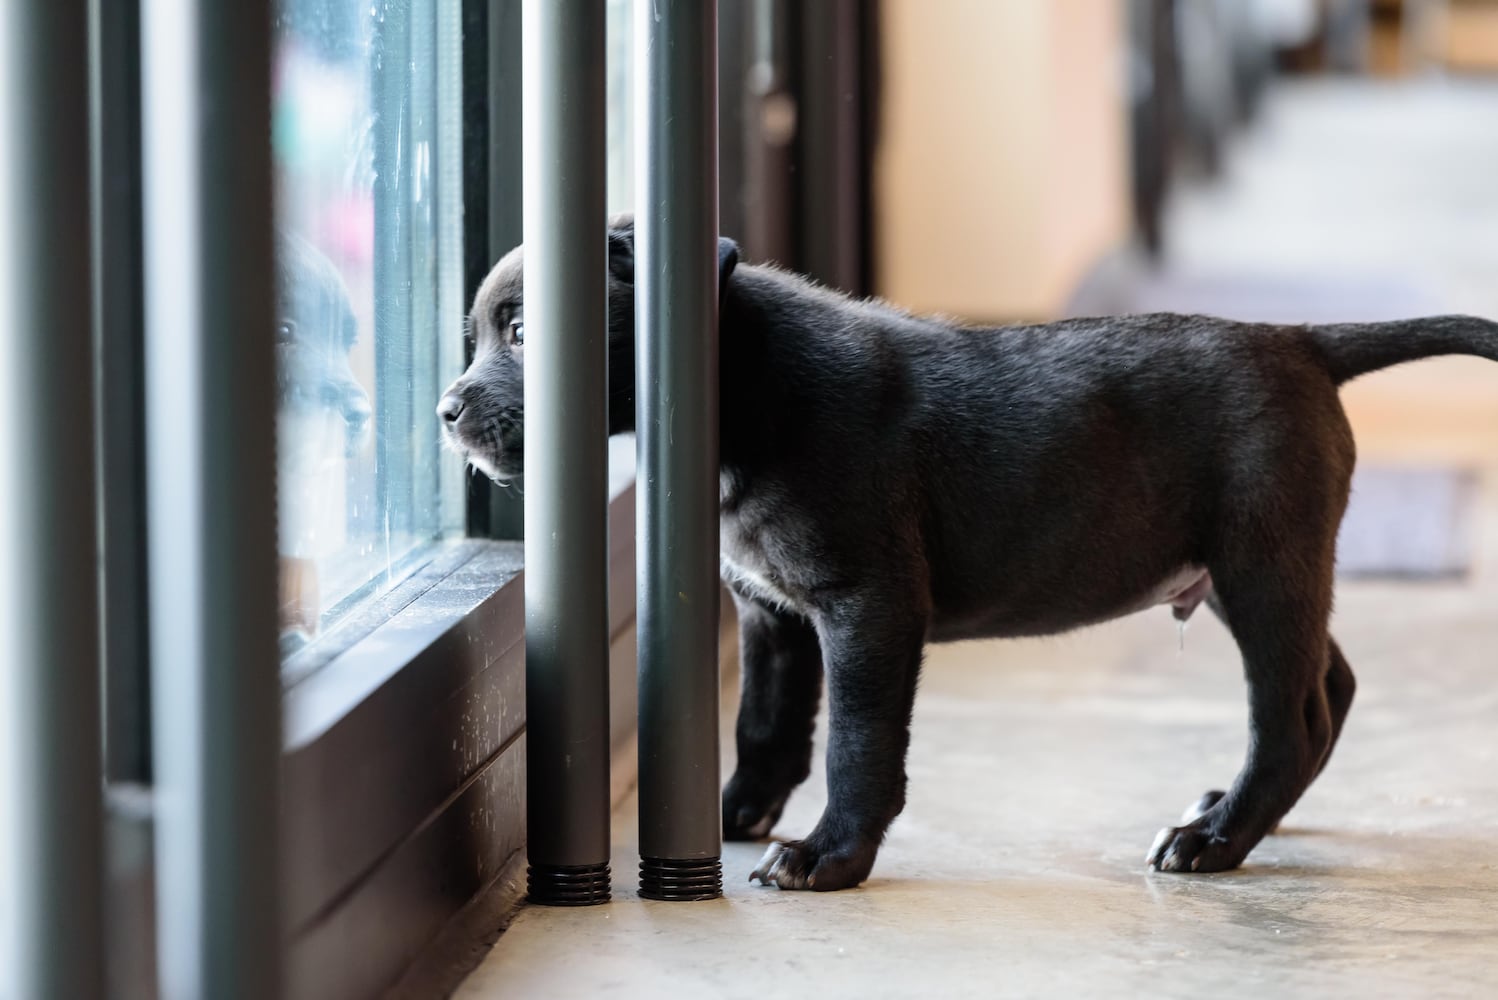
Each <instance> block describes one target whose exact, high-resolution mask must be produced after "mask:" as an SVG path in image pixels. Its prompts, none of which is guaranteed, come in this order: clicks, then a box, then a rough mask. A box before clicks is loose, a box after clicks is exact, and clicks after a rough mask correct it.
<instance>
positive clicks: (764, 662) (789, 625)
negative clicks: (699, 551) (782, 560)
mask: <svg viewBox="0 0 1498 1000" xmlns="http://www.w3.org/2000/svg"><path fill="white" fill-rule="evenodd" d="M734 605H735V606H736V607H737V608H738V614H739V670H740V673H741V676H740V684H739V720H738V727H737V730H736V736H737V745H738V765H737V767H736V768H735V770H734V772H733V777H732V778H730V779H729V780H728V784H727V785H726V786H724V788H723V837H724V839H726V840H755V839H757V838H759V837H763V836H765V835H766V834H767V833H769V832H770V828H771V827H773V826H774V825H775V823H776V821H777V820H779V819H780V813H781V810H783V809H784V808H785V802H786V799H788V798H790V794H791V792H792V791H793V790H794V789H795V787H796V786H797V785H799V784H801V782H802V781H804V780H806V775H807V774H808V773H809V772H810V770H811V735H812V730H813V728H814V727H815V725H816V717H817V701H818V699H819V697H820V695H821V688H822V647H821V644H820V640H818V638H817V632H816V629H814V628H813V627H812V624H811V622H809V621H807V620H806V619H805V618H802V617H801V616H800V615H796V614H793V613H791V612H786V611H779V610H772V609H770V608H768V607H765V606H764V605H763V604H760V603H758V602H756V601H754V600H751V599H749V598H745V597H743V596H741V595H740V594H738V593H737V592H735V593H734Z"/></svg>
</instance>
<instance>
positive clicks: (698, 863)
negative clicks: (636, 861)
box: [640, 858, 723, 902]
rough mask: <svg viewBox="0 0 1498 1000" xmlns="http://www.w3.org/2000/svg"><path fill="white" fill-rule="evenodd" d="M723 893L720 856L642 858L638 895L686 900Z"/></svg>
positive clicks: (670, 899) (708, 897)
mask: <svg viewBox="0 0 1498 1000" xmlns="http://www.w3.org/2000/svg"><path fill="white" fill-rule="evenodd" d="M722 895H723V859H722V858H641V859H640V896H641V897H642V898H644V899H664V900H669V901H672V902H687V901H690V900H694V899H717V898H718V897H720V896H722Z"/></svg>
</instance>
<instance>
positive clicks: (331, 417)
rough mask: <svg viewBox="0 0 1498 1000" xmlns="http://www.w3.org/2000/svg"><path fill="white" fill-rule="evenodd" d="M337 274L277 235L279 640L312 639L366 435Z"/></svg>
mask: <svg viewBox="0 0 1498 1000" xmlns="http://www.w3.org/2000/svg"><path fill="white" fill-rule="evenodd" d="M358 332H359V327H358V321H357V320H356V319H355V317H354V310H353V305H352V303H351V302H350V299H349V294H348V290H347V288H346V287H345V286H344V282H343V277H342V276H341V275H340V274H339V273H338V268H337V267H336V266H335V265H334V264H333V262H332V261H331V260H329V259H328V258H327V257H326V256H325V255H324V254H322V253H321V252H319V251H318V250H317V249H316V248H314V247H313V246H312V245H311V244H310V243H308V242H307V241H306V240H304V239H301V238H300V237H298V236H295V235H293V234H291V233H288V232H285V231H282V232H279V233H278V234H277V239H276V328H275V337H276V360H277V369H278V375H277V386H276V388H277V406H276V425H277V426H276V429H277V437H278V441H279V445H278V456H279V457H278V463H277V477H276V496H277V518H278V523H279V536H280V556H281V560H280V562H281V574H280V575H281V631H282V633H283V636H296V635H297V634H300V635H301V636H302V637H303V638H310V637H311V636H314V635H316V634H317V628H318V616H319V613H320V611H321V600H320V596H319V588H318V575H317V559H318V558H320V557H322V556H325V555H327V554H328V553H329V552H331V551H333V550H335V549H336V548H337V547H338V546H340V545H341V544H342V543H343V541H344V535H345V532H346V524H345V521H346V518H345V516H344V493H345V482H346V479H347V476H346V471H345V470H346V463H347V460H348V459H350V458H352V457H353V456H354V455H356V454H358V452H359V451H360V450H361V449H362V448H363V447H364V445H365V444H366V442H367V441H368V438H369V418H370V403H369V393H368V392H367V391H365V389H364V387H363V386H362V385H360V384H359V381H358V379H356V378H355V377H354V372H353V369H352V367H350V364H349V352H350V350H351V349H352V348H353V346H354V343H355V341H356V340H357V338H358Z"/></svg>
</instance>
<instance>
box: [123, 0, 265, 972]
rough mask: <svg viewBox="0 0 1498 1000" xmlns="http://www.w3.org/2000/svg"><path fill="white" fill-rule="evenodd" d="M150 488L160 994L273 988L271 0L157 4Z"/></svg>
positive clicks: (148, 258)
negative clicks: (262, 0) (269, 5)
mask: <svg viewBox="0 0 1498 1000" xmlns="http://www.w3.org/2000/svg"><path fill="white" fill-rule="evenodd" d="M141 37H142V60H141V67H142V71H143V78H142V102H141V103H142V136H143V142H142V145H143V148H144V154H145V215H144V243H145V278H146V384H147V390H148V391H147V393H146V398H147V413H146V437H147V442H146V443H147V449H146V450H147V463H148V464H147V484H148V485H147V495H148V509H149V535H150V537H149V541H148V546H149V556H150V579H151V585H152V593H151V600H150V614H151V635H150V645H151V653H152V658H153V659H152V666H151V694H152V702H151V704H152V716H153V722H154V726H153V734H152V744H153V754H154V765H155V775H156V782H155V791H156V796H155V802H156V816H155V830H156V873H157V886H156V890H157V897H156V898H157V903H156V908H157V935H158V955H159V969H160V982H161V992H162V995H163V996H164V997H166V998H169V1000H170V998H178V997H182V998H187V997H210V996H211V997H216V998H234V997H243V998H247V1000H250V998H253V1000H262V998H274V997H276V996H279V995H280V990H281V944H282V942H281V934H280V922H279V891H278V889H279V886H278V870H277V865H276V854H277V851H276V848H277V837H278V824H277V812H278V807H279V800H278V796H277V771H278V767H279V760H280V757H279V755H280V673H279V670H278V662H279V655H278V650H277V640H276V629H277V625H276V585H277V575H276V556H275V553H276V522H275V510H276V494H275V488H274V483H275V470H276V461H275V379H276V370H275V355H274V347H273V343H274V337H273V330H274V325H273V323H274V320H273V314H272V302H273V299H274V287H275V286H274V278H273V269H272V257H271V254H272V234H271V218H272V215H273V212H272V204H271V164H270V16H269V10H268V5H267V4H266V3H265V2H249V0H245V2H239V3H219V2H216V0H145V2H144V3H143V6H142V10H141Z"/></svg>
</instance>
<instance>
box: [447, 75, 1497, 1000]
mask: <svg viewBox="0 0 1498 1000" xmlns="http://www.w3.org/2000/svg"><path fill="white" fill-rule="evenodd" d="M1450 97H1451V92H1450V91H1449V90H1448V89H1447V88H1444V87H1440V86H1439V85H1436V86H1430V85H1422V86H1417V87H1413V88H1400V89H1397V90H1394V91H1388V92H1381V91H1379V90H1376V89H1375V90H1370V89H1368V88H1359V87H1356V86H1348V85H1323V86H1310V87H1300V88H1291V89H1288V90H1284V91H1281V92H1280V93H1279V95H1278V96H1277V97H1276V98H1275V100H1274V102H1273V103H1272V105H1271V108H1270V114H1269V116H1268V118H1267V119H1266V121H1265V123H1264V124H1263V126H1261V127H1260V128H1259V129H1258V130H1256V131H1255V132H1254V133H1253V134H1251V135H1249V136H1247V137H1246V138H1245V139H1244V140H1243V141H1242V143H1241V144H1240V148H1238V149H1237V150H1236V151H1235V152H1234V154H1233V160H1232V164H1231V169H1230V175H1229V177H1228V179H1227V181H1226V182H1225V183H1224V184H1223V185H1221V186H1220V187H1217V188H1213V189H1208V190H1204V191H1202V192H1199V193H1195V194H1191V195H1189V196H1188V197H1187V198H1185V199H1183V201H1182V202H1181V204H1180V205H1179V206H1178V210H1177V211H1176V213H1175V215H1174V218H1173V222H1172V225H1173V226H1174V227H1175V231H1176V232H1177V245H1178V246H1181V247H1182V248H1183V249H1186V250H1189V251H1190V253H1191V260H1192V261H1193V266H1201V265H1202V264H1203V262H1205V264H1206V265H1207V266H1209V267H1210V266H1216V267H1218V268H1219V271H1220V273H1225V274H1236V273H1247V272H1250V271H1254V270H1255V269H1257V270H1258V272H1259V273H1272V272H1273V270H1274V268H1275V267H1276V266H1281V267H1284V268H1286V269H1287V271H1288V272H1293V277H1294V279H1295V280H1296V281H1297V282H1302V283H1303V282H1304V281H1305V279H1306V276H1307V275H1312V276H1314V275H1316V274H1319V273H1325V274H1327V275H1328V278H1329V280H1332V279H1335V278H1337V277H1339V276H1340V277H1343V278H1346V277H1348V276H1349V275H1350V276H1351V277H1353V278H1357V277H1358V276H1360V275H1364V276H1365V275H1378V274H1396V275H1401V276H1402V277H1401V279H1400V280H1407V281H1409V282H1410V283H1411V285H1412V287H1415V286H1418V290H1419V291H1418V294H1419V295H1420V296H1424V297H1428V298H1430V299H1432V300H1434V301H1436V302H1438V303H1441V304H1444V306H1445V307H1446V308H1452V309H1462V310H1467V311H1475V312H1483V313H1486V314H1487V315H1492V316H1498V269H1494V268H1491V267H1490V268H1489V269H1487V270H1483V268H1481V267H1480V266H1479V263H1480V261H1481V259H1482V255H1484V254H1485V255H1486V260H1487V261H1488V262H1489V264H1491V262H1492V261H1493V259H1494V256H1495V255H1498V245H1495V242H1494V241H1498V191H1495V190H1494V189H1495V187H1498V179H1495V178H1498V128H1495V127H1493V126H1494V125H1498V90H1495V89H1493V88H1487V89H1484V88H1474V87H1472V86H1470V85H1464V86H1463V87H1461V88H1458V90H1457V91H1456V94H1455V98H1454V99H1448V98H1450ZM1389 136H1400V137H1402V138H1400V139H1399V140H1398V141H1391V140H1390V139H1389V138H1388V137H1389ZM1296 169H1299V170H1303V171H1307V174H1306V176H1308V177H1310V178H1311V179H1310V180H1309V181H1297V182H1296V183H1303V184H1305V185H1306V187H1307V190H1298V193H1297V194H1296V195H1295V196H1294V197H1293V198H1291V199H1289V201H1288V202H1285V200H1284V199H1283V198H1276V197H1274V196H1273V194H1274V191H1275V190H1276V185H1277V184H1282V183H1288V182H1287V181H1286V180H1285V176H1286V174H1287V172H1290V171H1293V170H1296ZM1290 176H1291V177H1294V176H1297V175H1293V174H1290ZM1316 191H1330V192H1332V194H1330V195H1327V196H1326V197H1323V198H1317V197H1314V196H1313V194H1314V192H1316ZM1391 205H1393V206H1395V207H1392V208H1391V207H1389V206H1391ZM1256 247H1257V250H1255V248H1256ZM1339 268H1340V269H1341V271H1343V272H1345V273H1342V274H1340V275H1339ZM1344 399H1345V401H1346V403H1347V406H1348V409H1349V412H1350V413H1351V415H1352V417H1353V421H1354V424H1355V427H1356V429H1357V433H1358V441H1359V448H1360V453H1361V455H1362V456H1363V458H1364V459H1365V460H1371V461H1378V462H1386V463H1413V464H1457V465H1461V466H1464V467H1469V468H1471V469H1473V470H1474V471H1475V474H1476V475H1477V477H1478V483H1479V487H1478V489H1479V493H1478V497H1479V499H1478V505H1477V516H1476V518H1475V520H1476V524H1475V530H1474V539H1475V541H1474V544H1475V546H1476V549H1477V551H1476V552H1475V553H1474V555H1473V564H1474V571H1473V574H1472V575H1471V576H1470V577H1469V578H1468V579H1467V580H1465V581H1461V582H1443V583H1423V584H1413V583H1393V582H1367V581H1357V582H1353V581H1344V582H1343V583H1342V584H1340V585H1339V588H1338V608H1337V613H1336V617H1335V619H1334V623H1333V631H1334V634H1335V635H1336V636H1337V637H1338V639H1339V641H1340V642H1341V644H1342V646H1343V649H1344V650H1345V651H1346V653H1347V656H1348V659H1349V661H1350V662H1351V664H1352V666H1353V669H1354V671H1355V672H1356V674H1357V676H1358V679H1359V683H1360V687H1359V692H1358V696H1357V700H1356V702H1355V704H1354V705H1353V709H1352V713H1351V715H1350V718H1349V721H1348V723H1347V727H1346V731H1345V733H1344V735H1343V737H1342V741H1341V744H1340V746H1339V747H1338V749H1337V752H1336V755H1335V757H1334V758H1333V760H1332V762H1331V764H1330V765H1329V766H1328V768H1327V770H1326V772H1325V773H1324V774H1323V775H1322V776H1321V778H1320V779H1319V780H1318V781H1317V783H1316V784H1315V785H1314V786H1313V787H1312V789H1311V791H1310V792H1309V793H1308V794H1307V795H1306V797H1305V798H1304V799H1303V800H1302V802H1301V803H1300V805H1298V806H1297V807H1296V808H1295V810H1294V811H1293V812H1292V813H1291V814H1290V815H1289V817H1287V819H1286V821H1285V823H1284V826H1283V828H1282V829H1281V830H1280V832H1279V833H1278V835H1275V836H1272V837H1270V838H1269V839H1267V840H1266V841H1264V842H1263V843H1262V844H1261V845H1260V846H1259V848H1258V849H1257V850H1256V851H1254V853H1253V854H1252V855H1251V856H1250V858H1249V861H1248V864H1247V865H1246V866H1245V867H1244V868H1242V869H1241V870H1239V871H1236V872H1231V873H1226V874H1220V875H1211V876H1182V875H1165V874H1154V873H1149V872H1146V871H1145V869H1144V865H1143V859H1144V854H1145V851H1146V848H1147V847H1148V846H1149V844H1150V841H1151V839H1152V838H1153V836H1154V834H1155V832H1156V830H1157V829H1158V828H1159V827H1161V826H1163V825H1166V824H1167V823H1170V822H1172V821H1174V819H1175V818H1176V817H1177V816H1178V814H1179V813H1180V811H1181V809H1182V808H1183V807H1184V806H1185V805H1186V804H1187V803H1188V802H1190V801H1191V800H1193V799H1194V798H1195V797H1196V796H1197V795H1198V794H1200V793H1201V792H1202V791H1203V790H1205V789H1207V788H1211V787H1218V786H1221V785H1222V784H1223V783H1224V782H1226V781H1228V780H1229V779H1230V778H1231V777H1232V775H1233V774H1234V772H1235V771H1236V769H1237V767H1238V765H1239V763H1240V762H1241V760H1242V756H1243V750H1244V742H1245V737H1246V724H1245V705H1244V690H1243V683H1242V677H1241V673H1240V669H1239V665H1238V660H1237V656H1236V652H1235V650H1234V648H1233V646H1232V643H1231V640H1230V639H1229V637H1228V636H1227V634H1226V633H1225V632H1224V630H1223V629H1222V628H1221V627H1220V626H1218V625H1217V623H1216V622H1215V621H1213V620H1209V619H1208V618H1207V617H1206V616H1203V617H1201V618H1200V619H1198V620H1196V621H1195V622H1193V624H1192V626H1191V628H1190V629H1189V631H1188V632H1187V634H1186V637H1185V648H1184V651H1180V650H1178V648H1177V634H1176V629H1175V625H1174V622H1173V621H1172V620H1171V617H1170V614H1169V612H1168V611H1167V610H1165V609H1163V608H1162V609H1157V610H1155V611H1152V612H1147V613H1144V614H1141V615H1136V616H1134V617H1132V618H1129V619H1126V620H1123V621H1120V622H1115V623H1113V624H1110V625H1107V626H1103V627H1099V628H1095V629H1092V630H1089V631H1086V632H1083V633H1078V634H1074V635H1071V636H1066V637H1062V638H1058V639H1050V640H1043V641H1033V642H1006V643H971V644H961V645H953V646H942V647H935V648H933V649H932V650H930V652H929V654H928V657H927V661H926V668H925V673H924V679H923V682H922V685H921V691H920V696H919V697H918V699H917V702H916V712H915V724H914V735H913V742H912V747H911V751H910V762H909V772H910V797H909V803H908V805H907V807H906V810H905V813H904V814H903V815H902V816H901V817H900V818H899V820H897V821H896V823H895V824H894V827H893V828H892V830H891V832H890V835H889V838H888V840H887V841H886V843H885V845H884V849H883V851H882V853H881V855H880V858H879V862H878V864H877V865H876V867H875V870H874V875H873V877H872V878H871V880H870V881H869V882H868V883H867V884H866V885H865V886H864V887H862V888H860V889H858V890H854V891H848V892H842V893H835V894H828V895H822V894H803V893H790V892H781V891H779V890H776V889H769V888H762V887H759V886H758V885H750V884H749V883H748V882H747V881H746V878H747V875H748V872H749V871H750V869H751V868H752V867H753V866H754V862H755V861H756V860H757V858H758V856H759V854H760V853H761V850H762V847H761V846H760V845H729V846H727V847H726V849H725V852H724V859H723V863H724V875H725V881H726V897H725V898H724V899H722V900H719V901H714V902H708V903H694V904H672V903H651V902H645V901H641V900H640V899H638V898H637V897H636V896H635V895H634V892H633V878H632V873H633V871H634V869H635V865H636V861H637V856H636V853H635V849H634V842H633V834H634V829H635V821H634V813H633V808H634V803H633V800H632V799H628V800H626V801H625V803H624V804H623V806H622V807H621V808H620V810H619V811H618V812H617V813H616V815H615V820H614V830H615V837H616V844H615V856H614V871H615V873H616V898H615V901H614V902H613V903H612V904H611V905H609V906H605V907H595V908H590V909H578V910H553V909H543V908H529V909H526V910H524V911H523V912H522V913H521V914H520V915H519V916H518V917H517V919H516V920H515V922H514V924H513V925H512V926H511V927H510V929H509V930H508V931H507V932H506V933H505V934H504V935H503V936H502V937H501V938H500V939H499V942H498V944H497V945H496V946H495V947H494V949H493V950H492V952H491V953H490V954H489V956H488V957H487V958H486V960H485V961H484V963H483V964H482V965H481V966H480V968H479V969H478V970H477V971H476V972H474V973H473V974H472V975H471V976H470V977H469V978H468V980H467V981H466V983H465V984H464V986H463V987H462V988H461V989H460V990H459V992H458V994H457V995H458V996H460V997H463V998H469V1000H478V998H497V997H526V998H529V997H609V996H621V997H624V996H630V997H634V996H639V997H693V998H697V997H744V998H754V1000H761V998H765V997H817V998H822V1000H832V998H837V997H911V996H933V997H935V996H941V997H959V996H972V997H990V996H1037V995H1075V996H1140V995H1146V994H1152V995H1169V996H1188V995H1211V996H1217V997H1253V998H1258V997H1264V996H1317V997H1321V996H1349V997H1351V996H1358V997H1363V996H1409V997H1437V996H1452V997H1463V996H1494V995H1498V366H1495V365H1491V364H1488V363H1485V362H1479V361H1468V360H1445V361H1435V362H1426V363H1423V364H1421V365H1418V366H1411V367H1407V368H1403V369H1399V370H1396V371H1392V372H1387V373H1383V374H1380V375H1377V376H1372V377H1370V378H1368V379H1366V380H1364V381H1363V382H1360V383H1357V384H1355V385H1354V386H1352V387H1350V388H1349V389H1348V390H1347V391H1346V392H1345V394H1344ZM732 700H733V699H732V693H731V692H730V693H729V696H728V698H727V699H726V704H725V709H726V710H731V709H732V707H733V706H732ZM724 727H725V733H727V732H730V731H731V715H729V714H725V722H724ZM824 734H825V719H824V720H822V725H821V728H820V729H819V733H818V735H819V737H821V736H823V735H824ZM725 746H727V744H726V743H725ZM820 759H821V744H820V743H819V746H818V765H819V766H818V770H817V772H816V773H814V774H813V776H812V779H811V780H810V781H808V782H807V784H806V785H805V786H804V787H803V788H802V789H801V791H799V792H798V793H797V795H796V796H795V797H793V799H792V801H791V805H790V807H789V809H788V811H787V813H786V815H785V817H784V818H783V820H782V821H781V823H780V824H779V826H778V827H777V830H776V832H777V833H778V834H780V835H782V836H796V835H799V834H802V833H805V832H806V831H807V830H809V829H810V827H811V826H812V824H813V823H814V822H815V820H816V817H817V815H818V814H819V812H820V808H821V805H822V802H823V800H824V789H823V779H822V774H821V770H820ZM731 766H732V758H731V749H726V750H725V759H724V768H725V773H727V772H728V770H729V769H730V768H731Z"/></svg>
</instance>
